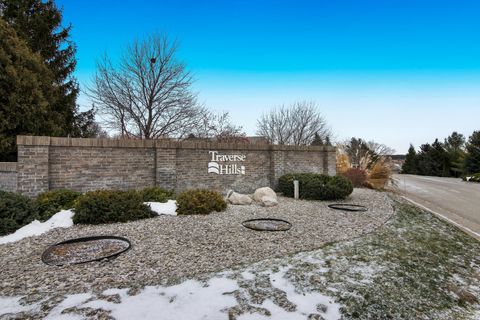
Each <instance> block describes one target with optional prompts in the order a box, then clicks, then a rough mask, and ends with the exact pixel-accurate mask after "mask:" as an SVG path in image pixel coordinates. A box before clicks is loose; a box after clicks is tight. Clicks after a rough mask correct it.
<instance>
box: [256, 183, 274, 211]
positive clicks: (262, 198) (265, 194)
mask: <svg viewBox="0 0 480 320" xmlns="http://www.w3.org/2000/svg"><path fill="white" fill-rule="evenodd" d="M253 199H254V200H255V201H257V202H258V203H260V205H262V206H265V207H271V206H276V205H277V204H278V200H277V194H276V193H275V191H273V190H272V189H271V188H269V187H263V188H258V189H257V190H255V193H254V194H253Z"/></svg>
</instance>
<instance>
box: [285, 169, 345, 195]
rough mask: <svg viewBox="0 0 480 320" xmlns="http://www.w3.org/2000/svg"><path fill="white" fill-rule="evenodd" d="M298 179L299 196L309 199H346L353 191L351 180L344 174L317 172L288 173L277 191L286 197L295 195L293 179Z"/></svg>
mask: <svg viewBox="0 0 480 320" xmlns="http://www.w3.org/2000/svg"><path fill="white" fill-rule="evenodd" d="M294 180H298V183H299V197H300V199H307V200H337V199H344V198H345V197H347V196H348V195H350V194H351V193H352V192H353V185H352V182H351V181H350V180H348V179H347V178H345V177H342V176H328V175H324V174H316V173H288V174H285V175H283V176H281V177H280V179H279V180H278V188H277V191H279V192H281V193H283V195H284V196H286V197H293V195H294V194H293V191H294V190H293V181H294Z"/></svg>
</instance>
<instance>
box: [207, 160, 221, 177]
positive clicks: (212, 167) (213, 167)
mask: <svg viewBox="0 0 480 320" xmlns="http://www.w3.org/2000/svg"><path fill="white" fill-rule="evenodd" d="M208 173H215V174H220V166H219V165H218V163H217V162H214V161H211V162H209V163H208Z"/></svg>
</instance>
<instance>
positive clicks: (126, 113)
mask: <svg viewBox="0 0 480 320" xmlns="http://www.w3.org/2000/svg"><path fill="white" fill-rule="evenodd" d="M176 52H177V44H176V42H171V41H169V39H168V38H167V37H166V36H163V35H159V34H156V35H153V36H151V37H149V38H147V39H145V40H143V41H135V42H134V43H133V44H132V45H131V46H129V47H128V48H127V49H126V51H125V52H124V55H123V57H122V59H121V61H120V63H119V64H118V66H114V65H113V63H112V62H111V60H110V59H109V58H108V56H105V57H103V59H102V60H101V61H100V62H98V63H97V73H96V75H95V77H94V79H93V85H92V86H91V87H90V88H89V89H88V93H89V96H90V97H91V99H92V100H93V102H94V103H95V104H96V105H97V107H98V110H99V115H100V116H101V117H102V118H103V122H104V124H105V126H106V127H107V128H109V129H113V130H115V131H117V132H118V134H120V136H121V137H127V138H128V137H134V138H144V139H154V138H160V137H165V136H170V137H184V136H186V135H187V134H188V133H190V132H192V130H193V128H195V126H197V125H198V124H199V123H200V122H201V120H202V117H203V116H204V115H205V114H206V113H207V110H206V109H205V108H203V107H200V106H199V105H198V104H197V97H196V94H195V93H193V92H192V90H191V85H192V82H193V79H192V76H191V74H190V72H188V71H187V69H186V67H185V65H184V64H183V63H182V62H180V61H178V60H177V58H176Z"/></svg>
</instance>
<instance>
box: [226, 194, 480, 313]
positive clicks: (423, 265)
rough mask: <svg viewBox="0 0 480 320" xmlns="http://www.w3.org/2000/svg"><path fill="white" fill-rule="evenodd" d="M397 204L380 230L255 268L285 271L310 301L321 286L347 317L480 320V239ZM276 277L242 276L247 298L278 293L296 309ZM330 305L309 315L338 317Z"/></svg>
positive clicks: (271, 296)
mask: <svg viewBox="0 0 480 320" xmlns="http://www.w3.org/2000/svg"><path fill="white" fill-rule="evenodd" d="M395 206H396V211H397V212H396V215H394V217H393V218H392V219H390V220H389V221H388V222H387V223H386V224H385V225H384V226H383V227H381V228H380V229H378V230H377V231H376V232H374V233H371V234H369V235H367V236H365V237H361V238H358V239H355V240H351V241H348V242H339V243H334V244H330V245H327V246H325V247H323V248H322V249H320V250H317V251H314V252H304V253H300V254H297V255H294V256H291V257H289V258H286V259H280V260H279V259H277V260H271V261H265V262H263V263H259V264H257V265H255V266H252V267H251V268H250V269H249V270H248V272H250V273H252V274H255V276H256V277H257V278H258V279H261V277H262V275H265V274H272V273H275V272H278V271H279V270H284V272H283V277H284V278H285V279H287V280H288V281H289V282H290V283H291V284H292V285H293V286H294V287H295V291H296V292H297V293H299V294H301V295H304V296H305V300H309V299H311V300H312V301H311V302H312V303H314V301H313V300H314V299H315V296H314V295H313V294H314V293H320V294H322V295H324V296H326V297H330V300H331V301H332V302H333V301H334V302H335V303H336V304H338V305H339V306H338V305H337V306H335V307H336V308H338V311H339V312H340V313H341V315H342V316H343V317H344V318H345V319H479V318H480V306H479V300H478V297H479V296H480V242H478V241H476V240H475V239H473V238H471V237H470V236H468V235H466V234H465V233H463V232H462V231H460V230H458V229H457V228H455V227H453V226H451V225H449V224H447V223H445V222H443V221H441V220H439V219H437V218H436V217H434V216H432V215H431V214H429V213H427V212H424V211H422V210H420V209H418V208H416V207H414V206H411V205H408V204H405V203H403V202H402V203H401V202H395ZM270 279H272V277H271V276H270ZM270 282H271V286H268V285H266V286H265V285H264V286H258V285H256V283H255V281H253V282H252V281H243V282H242V281H239V283H240V287H241V290H240V291H239V292H240V296H243V298H242V299H243V300H246V301H243V303H242V304H243V305H247V304H248V300H249V299H248V298H251V297H254V298H253V300H254V301H253V302H254V303H253V304H251V305H253V306H255V307H258V306H259V305H261V304H262V303H264V301H266V300H272V301H274V302H275V301H277V304H278V305H281V306H282V308H284V309H285V308H290V309H292V304H291V303H288V301H287V300H288V299H287V300H285V301H283V305H282V302H281V301H282V299H279V298H278V294H279V292H278V291H277V290H276V289H275V283H274V282H272V281H270ZM242 292H243V293H242ZM237 295H238V294H237ZM276 295H277V296H276ZM287 296H288V295H287ZM237 300H241V299H237ZM251 300H252V299H250V302H252V301H251ZM293 308H294V307H293ZM328 308H329V306H328V304H323V305H322V304H320V305H317V310H318V313H312V314H308V315H306V314H303V315H304V316H305V315H306V316H307V317H309V319H322V318H325V319H327V318H334V316H328V312H324V311H328ZM265 309H267V310H268V308H265ZM245 310H247V309H245ZM265 311H266V310H264V311H263V312H264V313H265ZM267 314H268V313H267ZM233 318H235V317H233ZM299 319H300V318H299Z"/></svg>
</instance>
